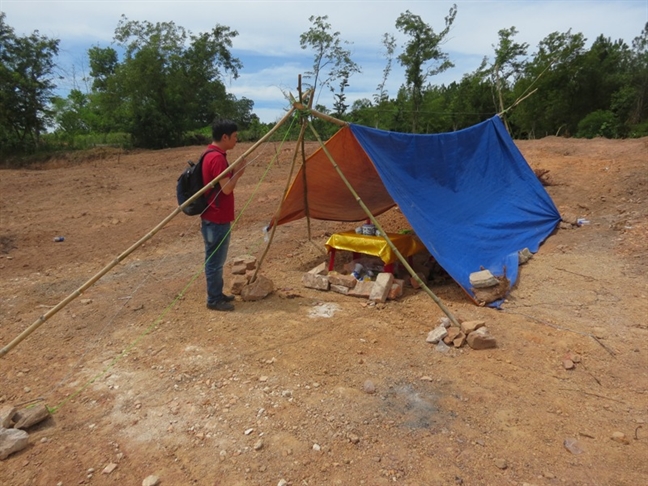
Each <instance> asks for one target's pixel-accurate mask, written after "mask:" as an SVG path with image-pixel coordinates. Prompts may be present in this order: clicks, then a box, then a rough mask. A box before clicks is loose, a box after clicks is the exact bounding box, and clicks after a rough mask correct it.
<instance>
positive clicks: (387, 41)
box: [374, 33, 396, 105]
mask: <svg viewBox="0 0 648 486" xmlns="http://www.w3.org/2000/svg"><path fill="white" fill-rule="evenodd" d="M382 45H383V47H384V48H385V59H386V60H387V64H386V66H385V69H384V70H383V77H382V79H381V80H380V84H379V85H378V88H377V90H376V91H377V93H376V94H375V95H374V102H375V103H376V105H379V104H380V103H382V102H383V101H387V100H388V99H389V97H388V95H387V90H386V89H385V84H387V78H388V77H389V75H390V73H391V70H392V61H393V58H394V52H395V51H396V38H395V37H394V36H393V35H391V34H389V33H385V34H384V35H383V38H382Z"/></svg>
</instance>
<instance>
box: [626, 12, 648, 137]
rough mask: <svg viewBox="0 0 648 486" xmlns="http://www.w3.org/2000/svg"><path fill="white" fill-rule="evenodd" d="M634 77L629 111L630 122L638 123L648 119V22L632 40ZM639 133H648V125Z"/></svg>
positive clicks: (631, 85)
mask: <svg viewBox="0 0 648 486" xmlns="http://www.w3.org/2000/svg"><path fill="white" fill-rule="evenodd" d="M632 51H633V61H632V73H633V74H632V78H631V81H630V84H629V86H628V88H629V89H631V90H632V91H633V92H634V95H633V96H632V98H633V100H632V101H631V107H630V110H629V113H628V124H629V125H638V124H640V123H645V122H647V121H648V22H646V25H645V26H644V28H643V30H642V31H641V35H639V36H637V37H635V38H634V40H633V41H632ZM643 130H644V131H643V132H639V133H637V135H648V126H646V127H645V128H644V129H643Z"/></svg>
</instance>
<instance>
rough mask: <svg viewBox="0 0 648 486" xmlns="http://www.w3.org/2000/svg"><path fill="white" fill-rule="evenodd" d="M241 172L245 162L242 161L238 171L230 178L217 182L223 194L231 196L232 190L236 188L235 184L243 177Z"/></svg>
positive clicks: (243, 170) (243, 169)
mask: <svg viewBox="0 0 648 486" xmlns="http://www.w3.org/2000/svg"><path fill="white" fill-rule="evenodd" d="M243 172H245V161H243V165H242V166H241V168H240V169H238V170H237V171H236V172H235V173H234V175H233V176H232V177H223V178H222V179H221V180H220V181H218V182H219V183H220V186H221V190H222V192H223V194H232V192H233V191H234V188H235V187H236V183H237V182H238V180H239V179H240V178H241V176H242V175H243Z"/></svg>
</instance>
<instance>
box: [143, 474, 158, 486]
mask: <svg viewBox="0 0 648 486" xmlns="http://www.w3.org/2000/svg"><path fill="white" fill-rule="evenodd" d="M158 484H160V478H158V477H157V476H153V475H151V476H147V477H146V478H144V481H142V486H157V485H158Z"/></svg>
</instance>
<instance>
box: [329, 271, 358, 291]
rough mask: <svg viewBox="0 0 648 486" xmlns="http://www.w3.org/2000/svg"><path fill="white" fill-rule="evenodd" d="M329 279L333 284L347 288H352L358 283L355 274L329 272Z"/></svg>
mask: <svg viewBox="0 0 648 486" xmlns="http://www.w3.org/2000/svg"><path fill="white" fill-rule="evenodd" d="M328 279H329V282H330V283H331V285H341V286H343V287H346V288H347V289H352V288H353V287H355V286H356V283H358V281H357V280H356V278H355V277H354V276H353V275H342V274H340V273H334V272H331V273H329V274H328Z"/></svg>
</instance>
